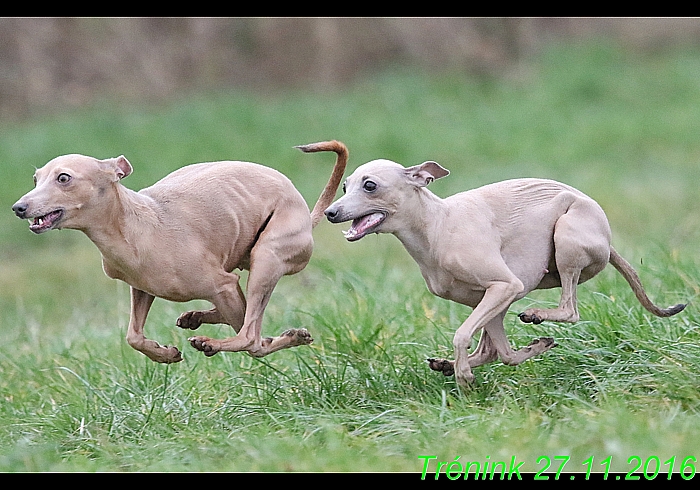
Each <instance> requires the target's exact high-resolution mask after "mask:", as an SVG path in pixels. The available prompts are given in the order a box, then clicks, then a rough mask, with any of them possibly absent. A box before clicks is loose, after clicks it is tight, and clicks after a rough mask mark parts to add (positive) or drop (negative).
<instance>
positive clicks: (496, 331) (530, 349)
mask: <svg viewBox="0 0 700 490" xmlns="http://www.w3.org/2000/svg"><path fill="white" fill-rule="evenodd" d="M499 320H500V321H498V322H495V321H494V322H490V323H489V324H488V325H487V326H485V327H484V333H488V335H489V338H490V339H491V342H492V343H493V347H494V349H495V350H496V352H497V353H498V357H499V358H500V359H501V361H502V362H503V364H506V365H508V366H517V365H518V364H520V363H521V362H523V361H525V360H527V359H530V358H531V357H535V356H537V355H539V354H542V353H543V352H547V351H548V350H549V349H551V348H552V347H556V345H557V344H556V343H555V342H554V339H553V338H551V337H540V338H539V339H535V340H533V341H532V342H530V343H529V344H528V345H526V346H525V347H522V348H520V349H518V350H514V349H513V348H512V347H511V345H510V342H508V338H507V337H506V331H505V328H504V327H503V317H501V318H500V319H499Z"/></svg>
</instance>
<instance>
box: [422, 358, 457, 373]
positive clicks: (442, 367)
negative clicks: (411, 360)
mask: <svg viewBox="0 0 700 490" xmlns="http://www.w3.org/2000/svg"><path fill="white" fill-rule="evenodd" d="M428 366H430V369H432V370H433V371H438V372H441V373H442V374H444V375H445V376H453V375H454V373H455V363H454V361H450V360H447V359H433V358H430V359H428Z"/></svg>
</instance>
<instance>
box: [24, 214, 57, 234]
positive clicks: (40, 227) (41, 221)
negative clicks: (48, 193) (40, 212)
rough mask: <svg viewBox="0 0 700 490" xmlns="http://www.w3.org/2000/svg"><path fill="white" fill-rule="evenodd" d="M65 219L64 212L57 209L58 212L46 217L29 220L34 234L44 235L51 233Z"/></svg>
mask: <svg viewBox="0 0 700 490" xmlns="http://www.w3.org/2000/svg"><path fill="white" fill-rule="evenodd" d="M61 217H63V210H62V209H57V210H56V211H51V212H50V213H49V214H45V215H44V216H37V217H36V218H31V219H30V220H29V229H30V230H31V231H33V232H34V233H44V232H45V231H49V230H50V229H52V228H53V227H55V226H56V223H58V222H59V221H60V219H61Z"/></svg>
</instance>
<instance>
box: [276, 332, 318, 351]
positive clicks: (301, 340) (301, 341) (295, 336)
mask: <svg viewBox="0 0 700 490" xmlns="http://www.w3.org/2000/svg"><path fill="white" fill-rule="evenodd" d="M280 337H291V339H290V341H291V343H290V347H296V346H298V345H309V344H310V343H312V342H313V341H314V339H313V337H311V334H310V333H309V331H308V330H306V329H305V328H290V329H288V330H285V331H284V332H282V334H281V335H280Z"/></svg>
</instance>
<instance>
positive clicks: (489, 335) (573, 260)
mask: <svg viewBox="0 0 700 490" xmlns="http://www.w3.org/2000/svg"><path fill="white" fill-rule="evenodd" d="M448 174H449V172H448V171H447V170H445V169H444V168H442V167H441V166H440V165H438V164H437V163H435V162H425V163H423V164H421V165H417V166H415V167H410V168H404V167H403V166H401V165H399V164H397V163H394V162H391V161H388V160H374V161H372V162H369V163H366V164H364V165H361V166H360V167H359V168H357V170H355V172H353V174H352V175H351V176H350V177H348V179H347V181H346V182H345V184H343V190H344V191H345V195H344V196H343V197H341V198H340V199H338V200H337V201H336V202H335V203H334V204H333V205H331V206H330V207H329V208H328V209H326V212H325V213H326V216H327V218H328V219H329V220H330V221H331V222H333V223H340V222H344V221H349V220H352V225H351V227H350V229H349V230H348V231H346V232H345V237H346V238H347V240H349V241H355V240H359V239H361V238H362V237H364V236H366V235H367V234H369V233H392V234H394V235H395V236H396V237H397V238H398V239H399V240H400V241H401V243H403V245H404V246H405V247H406V250H407V251H408V252H409V254H410V255H411V256H412V257H413V259H414V260H415V261H416V262H417V263H418V266H419V267H420V270H421V273H422V275H423V277H424V278H425V281H426V283H427V285H428V289H429V290H430V292H431V293H433V294H435V295H437V296H440V297H442V298H446V299H449V300H452V301H455V302H457V303H461V304H465V305H468V306H470V307H472V308H474V310H473V312H472V313H471V315H470V316H469V317H468V318H467V319H466V321H465V322H464V323H463V324H462V325H461V326H460V327H459V329H458V330H457V332H456V333H455V336H454V342H453V344H454V356H455V358H454V361H452V360H446V359H429V363H430V367H431V368H432V369H433V370H436V371H442V372H443V374H445V375H446V376H449V375H452V374H453V373H454V374H455V375H456V379H457V382H458V383H459V384H460V385H461V386H468V384H469V383H470V382H471V381H472V380H473V379H474V375H473V374H472V370H471V368H473V367H475V366H480V365H482V364H485V363H488V362H491V361H494V360H496V359H497V358H500V359H501V360H502V361H503V362H504V363H505V364H509V365H517V364H520V363H521V362H523V361H524V360H526V359H529V358H530V357H533V356H536V355H538V354H541V353H543V352H545V351H547V350H549V349H551V348H552V347H553V346H555V345H556V344H555V343H554V340H553V339H552V338H549V337H543V338H540V339H536V340H534V341H533V342H532V343H531V344H530V345H528V346H526V347H523V348H521V349H520V350H513V349H512V348H511V346H510V344H509V342H508V339H507V338H506V334H505V330H504V328H503V318H504V316H505V314H506V311H507V310H508V307H509V306H510V305H511V303H513V302H514V301H516V300H518V299H520V298H522V297H523V296H525V295H526V294H528V293H529V292H530V291H532V290H533V289H543V288H553V287H561V288H562V296H561V302H560V303H559V306H558V307H557V308H554V309H529V310H527V311H525V312H523V313H521V314H520V319H521V320H522V321H524V322H532V323H540V322H542V321H544V320H549V321H555V322H576V321H578V319H579V314H578V309H577V305H576V286H577V284H580V283H582V282H584V281H587V280H588V279H590V278H592V277H593V276H595V275H596V274H598V273H599V272H600V271H601V270H603V268H604V267H605V266H606V265H607V264H608V262H609V263H611V264H612V265H613V266H614V267H615V268H616V269H617V270H618V271H619V272H620V273H621V274H622V275H623V277H624V278H625V279H626V280H627V282H628V283H629V284H630V286H631V287H632V289H633V291H634V293H635V294H636V296H637V298H638V299H639V301H640V302H641V304H642V306H644V307H645V308H646V309H647V310H649V311H650V312H651V313H653V314H654V315H657V316H661V317H667V316H670V315H675V314H676V313H678V312H680V311H681V310H683V308H684V307H685V305H682V304H679V305H676V306H673V307H671V308H668V309H659V308H657V307H656V306H654V305H653V304H652V303H651V301H650V300H649V298H648V297H647V295H646V293H645V292H644V289H643V288H642V285H641V283H640V281H639V278H638V277H637V274H636V273H635V271H634V269H633V268H632V267H631V266H630V265H629V264H628V263H627V262H626V261H625V260H624V259H623V258H622V257H620V255H619V254H617V252H615V250H614V249H613V248H612V247H611V246H610V239H611V232H610V226H609V224H608V220H607V218H606V216H605V213H604V212H603V210H602V209H601V208H600V206H599V205H598V204H597V203H596V202H595V201H593V199H591V198H590V197H588V196H586V195H585V194H583V193H582V192H580V191H578V190H576V189H574V188H572V187H569V186H568V185H565V184H562V183H559V182H555V181H552V180H543V179H515V180H507V181H504V182H498V183H495V184H491V185H486V186H484V187H480V188H478V189H473V190H470V191H466V192H462V193H458V194H456V195H453V196H450V197H448V198H446V199H441V198H439V197H438V196H436V195H435V194H433V193H432V192H430V191H429V190H428V189H427V188H426V186H427V185H428V184H429V183H430V182H432V181H433V180H435V179H439V178H441V177H445V176H446V175H448ZM482 329H483V332H482V334H481V338H480V341H479V344H478V346H477V348H476V349H475V351H474V352H473V353H471V354H467V349H468V348H469V346H470V345H471V341H472V337H473V335H474V334H475V333H476V332H477V331H479V330H482Z"/></svg>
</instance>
